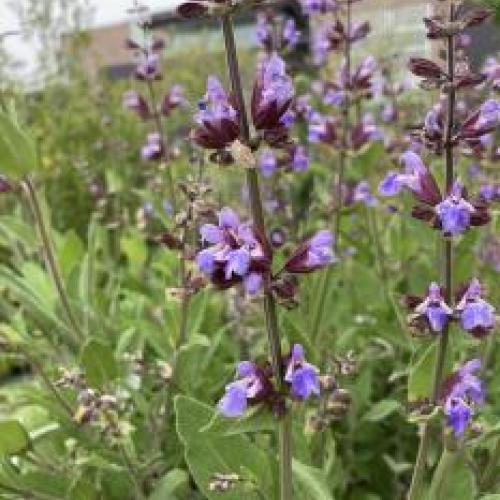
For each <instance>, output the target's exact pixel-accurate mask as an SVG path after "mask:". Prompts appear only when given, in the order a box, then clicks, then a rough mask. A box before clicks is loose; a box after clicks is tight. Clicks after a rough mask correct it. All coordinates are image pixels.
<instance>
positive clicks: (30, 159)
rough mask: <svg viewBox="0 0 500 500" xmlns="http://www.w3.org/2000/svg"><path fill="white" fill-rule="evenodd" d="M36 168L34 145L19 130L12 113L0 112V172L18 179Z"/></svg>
mask: <svg viewBox="0 0 500 500" xmlns="http://www.w3.org/2000/svg"><path fill="white" fill-rule="evenodd" d="M36 167H37V157H36V148H35V143H34V142H33V140H32V139H31V138H30V137H29V136H28V135H27V134H25V133H24V132H23V131H22V130H21V129H20V128H19V125H18V124H17V122H16V120H15V118H14V116H13V114H12V113H11V114H7V113H5V112H3V111H0V172H2V173H3V174H6V175H7V176H9V177H16V178H20V177H22V176H24V175H26V174H28V173H29V172H31V171H33V170H35V169H36Z"/></svg>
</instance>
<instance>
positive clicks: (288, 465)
mask: <svg viewBox="0 0 500 500" xmlns="http://www.w3.org/2000/svg"><path fill="white" fill-rule="evenodd" d="M222 32H223V36H224V44H225V49H226V59H227V67H228V71H229V78H230V80H231V89H232V92H233V95H234V97H235V99H236V101H237V103H238V111H239V114H240V129H241V140H242V141H243V142H244V143H245V144H248V142H249V141H250V126H249V121H248V116H247V112H246V107H245V98H244V96H243V87H242V85H241V77H240V70H239V64H238V56H237V52H236V44H235V40H234V31H233V25H232V21H231V16H230V14H224V15H223V16H222ZM246 175H247V187H248V193H249V197H250V208H251V212H252V219H253V223H254V225H255V228H256V230H257V231H258V232H259V233H260V234H262V235H265V234H266V228H265V221H264V210H263V207H262V200H261V196H260V188H259V178H258V175H257V171H256V170H255V169H254V168H249V169H247V174H246ZM264 316H265V323H266V330H267V335H268V341H269V349H270V352H271V363H272V367H273V371H274V374H275V377H276V382H277V385H278V389H279V390H280V391H281V390H282V389H283V387H284V385H285V381H284V373H283V366H282V362H281V359H282V355H281V342H280V336H279V328H278V316H277V311H276V303H275V300H274V297H273V295H272V292H271V290H270V289H269V283H266V284H265V289H264ZM279 469H280V476H279V477H280V499H281V500H291V498H292V432H291V415H290V410H288V411H287V414H286V415H285V416H284V417H283V418H281V420H280V425H279Z"/></svg>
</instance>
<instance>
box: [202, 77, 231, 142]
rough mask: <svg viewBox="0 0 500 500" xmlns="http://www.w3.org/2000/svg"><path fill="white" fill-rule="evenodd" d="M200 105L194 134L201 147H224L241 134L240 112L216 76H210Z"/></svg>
mask: <svg viewBox="0 0 500 500" xmlns="http://www.w3.org/2000/svg"><path fill="white" fill-rule="evenodd" d="M198 107H199V111H198V113H196V115H195V117H194V119H195V122H196V123H197V124H198V128H197V129H196V130H195V131H194V134H193V136H194V140H195V141H196V143H197V144H199V145H200V146H201V147H203V148H206V149H223V148H224V147H226V146H228V145H229V144H231V143H232V142H233V141H234V140H235V139H236V138H237V137H238V136H239V134H240V124H239V112H238V111H237V110H236V109H235V108H234V107H233V105H232V104H231V102H230V100H229V97H228V96H227V94H226V92H225V90H224V88H223V87H222V84H221V83H220V81H219V80H218V79H217V78H216V77H215V76H209V77H208V80H207V92H206V94H205V97H204V98H203V100H201V101H200V103H199V104H198Z"/></svg>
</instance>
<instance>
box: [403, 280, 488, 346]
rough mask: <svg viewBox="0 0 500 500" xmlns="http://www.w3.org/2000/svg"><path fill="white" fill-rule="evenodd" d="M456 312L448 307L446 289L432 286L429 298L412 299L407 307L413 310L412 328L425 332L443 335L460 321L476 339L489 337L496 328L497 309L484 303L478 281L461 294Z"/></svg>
mask: <svg viewBox="0 0 500 500" xmlns="http://www.w3.org/2000/svg"><path fill="white" fill-rule="evenodd" d="M456 299H457V303H456V305H455V307H454V308H452V307H451V306H450V305H448V304H446V301H445V299H444V296H443V289H442V288H441V287H440V286H439V285H438V284H437V283H431V284H430V286H429V289H428V291H427V295H426V296H425V297H419V296H414V295H409V296H407V297H406V303H407V306H408V307H409V308H410V309H412V311H413V313H412V314H411V315H410V324H411V325H412V326H414V327H416V328H417V329H419V330H421V331H430V332H432V333H441V332H443V331H444V329H445V328H446V327H447V326H448V324H449V322H450V321H452V320H456V321H458V322H459V324H460V326H461V327H462V329H463V330H465V331H466V332H468V333H470V334H471V335H472V336H474V337H476V338H482V337H484V336H485V335H487V334H488V333H489V332H490V331H491V330H492V329H493V327H494V326H495V308H494V307H493V306H492V305H491V304H490V303H488V302H487V301H486V300H484V299H483V290H482V287H481V284H480V282H479V280H478V279H477V278H474V279H472V280H471V281H470V283H468V284H467V285H465V286H464V287H462V288H461V289H460V290H458V291H457V294H456Z"/></svg>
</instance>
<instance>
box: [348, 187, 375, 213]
mask: <svg viewBox="0 0 500 500" xmlns="http://www.w3.org/2000/svg"><path fill="white" fill-rule="evenodd" d="M352 199H353V201H354V202H355V203H364V204H365V205H366V206H367V207H374V206H375V205H377V203H378V202H377V198H375V196H373V193H372V190H371V187H370V184H368V182H367V181H360V182H358V184H356V187H355V188H354V192H353V197H352Z"/></svg>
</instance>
